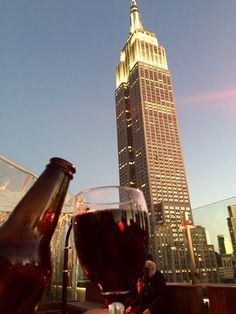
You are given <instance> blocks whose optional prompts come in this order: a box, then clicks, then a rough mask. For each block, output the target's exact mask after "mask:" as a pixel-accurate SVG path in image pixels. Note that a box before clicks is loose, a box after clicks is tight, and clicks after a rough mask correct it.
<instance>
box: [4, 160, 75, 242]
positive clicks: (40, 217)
mask: <svg viewBox="0 0 236 314" xmlns="http://www.w3.org/2000/svg"><path fill="white" fill-rule="evenodd" d="M71 178H72V176H71V174H70V173H69V172H68V171H67V170H65V169H63V168H60V167H56V166H54V165H48V166H47V168H46V170H45V171H44V172H43V173H42V174H41V176H40V177H39V178H38V180H37V181H36V182H35V183H34V185H33V186H32V187H31V189H30V190H29V191H28V192H27V193H26V194H25V196H24V197H23V198H22V200H21V201H20V202H19V203H18V205H17V206H16V207H15V209H14V211H13V212H12V214H11V215H10V217H9V219H8V221H7V222H6V224H5V225H6V227H7V226H10V225H14V230H15V232H16V233H17V231H19V229H21V230H22V229H24V230H28V231H29V230H31V231H33V232H34V233H36V234H38V235H40V236H41V237H46V238H51V237H52V235H53V232H54V230H55V228H56V225H57V222H58V218H59V215H60V213H61V209H62V206H63V203H64V200H65V197H66V193H67V190H68V186H69V182H70V180H71Z"/></svg>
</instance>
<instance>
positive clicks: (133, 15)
mask: <svg viewBox="0 0 236 314" xmlns="http://www.w3.org/2000/svg"><path fill="white" fill-rule="evenodd" d="M136 30H143V25H142V21H141V17H140V14H139V11H138V6H137V2H136V0H132V1H131V6H130V29H129V32H130V34H132V33H134V32H135V31H136Z"/></svg>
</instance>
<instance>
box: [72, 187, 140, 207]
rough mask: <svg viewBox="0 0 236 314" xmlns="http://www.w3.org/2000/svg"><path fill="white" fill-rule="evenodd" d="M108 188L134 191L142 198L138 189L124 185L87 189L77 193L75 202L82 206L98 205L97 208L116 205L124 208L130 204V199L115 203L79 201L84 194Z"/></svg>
mask: <svg viewBox="0 0 236 314" xmlns="http://www.w3.org/2000/svg"><path fill="white" fill-rule="evenodd" d="M109 188H111V189H112V188H117V190H124V191H125V190H130V191H135V192H138V193H140V192H141V194H142V196H143V192H142V191H141V190H140V189H138V188H134V187H130V186H125V185H104V186H97V187H93V188H88V189H84V190H82V191H81V192H79V193H78V194H77V195H76V196H75V198H76V202H77V201H78V202H79V203H82V204H83V205H84V206H86V205H90V206H91V205H93V206H96V205H99V206H108V207H109V206H111V207H112V206H114V205H116V204H119V205H120V206H124V205H126V204H130V203H131V199H130V200H129V199H127V200H125V201H115V202H96V201H94V202H92V201H91V202H90V201H86V200H79V198H80V196H81V195H83V194H84V193H88V192H90V191H97V190H102V189H109ZM92 210H93V209H90V210H89V211H92Z"/></svg>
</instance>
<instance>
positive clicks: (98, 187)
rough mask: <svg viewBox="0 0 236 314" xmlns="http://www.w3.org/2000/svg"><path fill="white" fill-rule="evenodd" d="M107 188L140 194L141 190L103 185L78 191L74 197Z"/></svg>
mask: <svg viewBox="0 0 236 314" xmlns="http://www.w3.org/2000/svg"><path fill="white" fill-rule="evenodd" d="M108 188H109V189H110V188H117V189H120V190H133V191H136V192H141V193H142V190H140V189H139V188H135V187H131V186H127V185H103V186H95V187H92V188H87V189H84V190H82V191H80V192H79V193H78V194H76V196H75V197H76V198H78V197H79V195H82V194H84V193H87V192H90V191H96V190H102V189H108Z"/></svg>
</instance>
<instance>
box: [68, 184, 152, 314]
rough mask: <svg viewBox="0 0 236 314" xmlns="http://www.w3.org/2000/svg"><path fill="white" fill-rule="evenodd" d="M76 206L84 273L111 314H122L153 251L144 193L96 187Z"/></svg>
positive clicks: (75, 229) (75, 227)
mask: <svg viewBox="0 0 236 314" xmlns="http://www.w3.org/2000/svg"><path fill="white" fill-rule="evenodd" d="M75 207H76V208H75V212H74V215H73V232H74V240H75V247H76V251H77V254H78V257H79V261H80V264H81V266H82V268H83V271H84V273H85V274H86V275H87V276H88V278H89V279H90V280H91V281H92V282H94V283H95V284H97V285H98V286H99V288H100V290H101V293H102V295H103V296H104V297H105V299H106V300H107V303H108V305H109V306H108V308H109V313H112V312H116V313H122V312H123V310H124V306H123V303H125V301H126V300H127V298H128V297H129V295H130V293H131V292H132V291H133V289H134V288H135V286H136V283H137V280H138V277H139V275H140V273H141V272H142V269H143V266H144V263H145V260H146V257H147V253H148V242H149V219H148V210H147V206H146V202H145V199H144V196H143V193H142V192H141V191H140V190H139V189H135V188H131V187H125V186H104V187H97V188H92V189H88V190H85V191H82V192H80V193H79V194H78V195H77V196H76V206H75ZM120 308H122V311H119V309H120ZM112 309H113V310H112ZM114 309H115V311H114Z"/></svg>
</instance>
